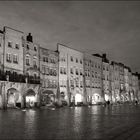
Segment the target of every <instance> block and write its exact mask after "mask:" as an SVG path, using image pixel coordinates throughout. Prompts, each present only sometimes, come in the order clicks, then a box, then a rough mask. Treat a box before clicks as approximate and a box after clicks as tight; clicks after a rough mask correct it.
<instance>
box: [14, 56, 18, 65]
mask: <svg viewBox="0 0 140 140" xmlns="http://www.w3.org/2000/svg"><path fill="white" fill-rule="evenodd" d="M13 63H16V64H18V56H17V54H14V55H13Z"/></svg>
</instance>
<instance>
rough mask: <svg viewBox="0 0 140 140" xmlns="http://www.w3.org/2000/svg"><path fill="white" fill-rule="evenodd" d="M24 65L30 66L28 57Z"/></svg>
mask: <svg viewBox="0 0 140 140" xmlns="http://www.w3.org/2000/svg"><path fill="white" fill-rule="evenodd" d="M26 65H27V66H30V58H29V56H26Z"/></svg>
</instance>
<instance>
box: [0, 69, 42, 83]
mask: <svg viewBox="0 0 140 140" xmlns="http://www.w3.org/2000/svg"><path fill="white" fill-rule="evenodd" d="M0 81H9V82H19V83H26V82H27V83H29V84H40V77H39V76H38V77H34V76H30V75H29V76H26V75H23V74H17V73H16V72H13V73H12V72H10V71H6V72H3V71H0Z"/></svg>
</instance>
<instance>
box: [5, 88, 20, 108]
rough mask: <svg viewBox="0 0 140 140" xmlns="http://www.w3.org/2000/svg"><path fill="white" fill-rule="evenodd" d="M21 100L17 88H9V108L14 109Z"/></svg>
mask: <svg viewBox="0 0 140 140" xmlns="http://www.w3.org/2000/svg"><path fill="white" fill-rule="evenodd" d="M19 100H20V93H19V91H18V90H17V89H16V88H13V87H12V88H9V89H8V90H7V107H10V108H14V107H16V105H17V103H18V102H20V103H21V101H19Z"/></svg>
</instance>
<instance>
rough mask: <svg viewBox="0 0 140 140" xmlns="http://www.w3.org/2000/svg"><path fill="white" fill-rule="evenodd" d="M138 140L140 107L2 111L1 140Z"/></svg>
mask: <svg viewBox="0 0 140 140" xmlns="http://www.w3.org/2000/svg"><path fill="white" fill-rule="evenodd" d="M2 139H10V140H11V139H14V140H15V139H20V140H22V139H33V140H34V139H35V140H36V139H46V140H50V139H52V140H58V139H59V140H63V139H66V140H67V139H69V140H73V139H74V140H94V139H95V140H96V139H103V140H104V139H105V140H106V139H107V140H109V139H110V140H135V139H136V140H138V139H140V106H138V105H137V106H135V105H116V106H115V105H114V106H106V107H103V106H92V107H73V108H68V107H65V108H60V109H55V110H51V109H40V110H38V109H36V110H32V109H30V110H27V111H22V110H18V109H17V110H16V109H10V110H7V111H4V110H0V140H2Z"/></svg>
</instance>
